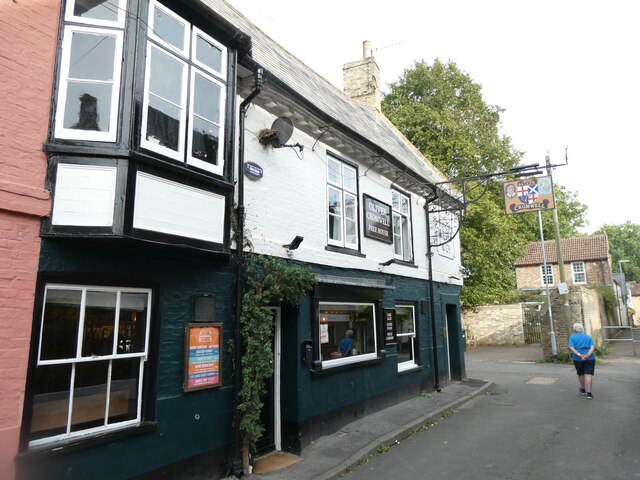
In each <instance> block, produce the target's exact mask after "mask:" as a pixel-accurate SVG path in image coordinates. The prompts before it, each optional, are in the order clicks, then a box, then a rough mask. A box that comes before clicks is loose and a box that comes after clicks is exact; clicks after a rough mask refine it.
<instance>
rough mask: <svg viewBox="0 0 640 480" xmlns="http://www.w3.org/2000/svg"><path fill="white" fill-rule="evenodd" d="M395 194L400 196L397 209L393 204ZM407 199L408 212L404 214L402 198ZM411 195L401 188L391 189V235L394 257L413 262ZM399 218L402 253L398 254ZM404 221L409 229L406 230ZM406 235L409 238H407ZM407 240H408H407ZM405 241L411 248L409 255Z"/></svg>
mask: <svg viewBox="0 0 640 480" xmlns="http://www.w3.org/2000/svg"><path fill="white" fill-rule="evenodd" d="M394 194H395V195H398V197H399V200H400V202H399V208H398V209H395V208H394V205H393V197H394ZM403 198H404V199H406V200H407V210H408V211H407V213H406V214H404V213H403V212H402V200H403ZM411 213H412V212H411V196H410V195H407V194H405V193H403V192H401V191H399V190H396V189H392V190H391V223H392V225H391V235H392V236H393V257H394V258H396V259H398V260H402V261H404V262H413V222H412V215H411ZM397 218H399V219H400V221H401V223H400V249H401V253H400V254H398V253H396V233H395V229H394V226H395V222H396V219H397ZM403 220H404V221H406V225H407V231H406V232H405V231H404V228H403V227H404V222H403ZM405 235H406V236H407V237H408V238H405ZM405 241H406V242H405ZM405 243H406V244H407V247H408V248H409V255H406V252H405Z"/></svg>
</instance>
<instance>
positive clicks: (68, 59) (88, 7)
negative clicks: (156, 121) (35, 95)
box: [54, 0, 126, 142]
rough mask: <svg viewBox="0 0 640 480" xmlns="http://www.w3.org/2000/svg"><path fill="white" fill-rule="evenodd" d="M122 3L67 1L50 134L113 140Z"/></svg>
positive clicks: (86, 0)
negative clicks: (52, 125) (53, 121)
mask: <svg viewBox="0 0 640 480" xmlns="http://www.w3.org/2000/svg"><path fill="white" fill-rule="evenodd" d="M125 8H126V0H102V1H100V0H91V1H89V0H67V3H66V10H65V12H66V13H65V20H66V25H65V27H64V30H63V33H62V35H63V37H62V56H61V63H60V78H59V83H58V99H57V107H56V120H55V128H54V135H55V137H57V138H62V139H75V140H94V141H103V142H115V141H116V134H117V132H116V129H117V125H118V104H119V100H120V77H121V65H122V42H123V34H124V33H123V32H124V30H123V29H124V18H125V13H126V10H125Z"/></svg>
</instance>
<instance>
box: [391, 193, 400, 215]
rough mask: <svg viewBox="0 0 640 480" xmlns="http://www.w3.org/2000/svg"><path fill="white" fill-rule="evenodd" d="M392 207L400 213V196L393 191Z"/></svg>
mask: <svg viewBox="0 0 640 480" xmlns="http://www.w3.org/2000/svg"><path fill="white" fill-rule="evenodd" d="M391 205H392V207H393V209H394V210H396V211H398V212H399V211H400V194H399V193H398V192H396V191H394V190H391Z"/></svg>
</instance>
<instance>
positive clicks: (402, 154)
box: [199, 0, 457, 196]
mask: <svg viewBox="0 0 640 480" xmlns="http://www.w3.org/2000/svg"><path fill="white" fill-rule="evenodd" d="M199 1H200V3H202V4H203V5H205V6H207V7H208V8H210V9H211V10H213V11H214V12H215V13H216V14H217V15H219V16H220V17H222V18H223V19H224V20H225V21H227V22H229V23H230V24H232V25H233V26H235V27H237V28H238V29H239V30H240V31H241V32H242V33H244V34H246V35H249V36H250V37H251V40H252V42H251V43H252V47H251V55H252V58H253V60H254V61H255V62H256V63H257V64H258V65H259V66H261V67H263V68H264V69H265V70H267V71H268V72H270V74H272V75H274V76H275V77H276V78H277V79H278V81H280V82H281V83H282V84H284V85H285V86H286V87H287V88H288V89H290V90H291V91H293V92H296V93H297V94H299V95H300V96H301V97H302V98H304V99H305V100H306V101H308V102H310V103H311V104H312V105H313V106H315V107H316V108H317V109H319V110H320V111H322V112H323V113H325V114H327V115H328V116H330V117H331V118H332V119H334V120H335V121H336V122H337V123H339V124H341V125H343V126H344V127H346V128H347V129H349V130H351V131H353V132H355V133H356V134H357V135H359V136H361V137H362V138H363V139H366V140H369V141H371V142H374V143H375V144H376V145H377V146H378V147H379V148H380V149H382V150H383V151H384V152H386V153H387V154H388V155H389V156H391V157H393V158H395V159H396V160H398V161H400V162H401V163H402V164H404V165H406V166H407V167H409V168H410V169H411V170H412V171H414V172H416V173H418V174H419V175H420V176H421V177H422V178H424V179H425V180H427V181H428V182H430V183H435V182H441V181H444V180H446V178H445V177H444V176H443V175H442V173H441V172H439V171H438V170H437V169H436V168H435V167H434V166H433V165H432V164H431V163H430V162H429V161H428V160H427V159H426V158H425V157H424V156H423V155H422V154H421V153H420V152H419V151H418V150H417V149H416V148H415V147H414V146H413V145H412V144H411V143H410V142H409V141H408V140H407V139H406V138H405V137H404V136H403V135H402V133H401V132H399V131H398V130H397V129H396V128H395V127H393V126H392V125H391V124H390V122H388V121H387V120H386V119H385V118H384V117H381V116H379V115H377V114H374V113H372V112H371V111H369V110H368V109H367V108H366V107H364V106H362V105H359V104H356V103H355V102H352V101H351V100H350V99H349V98H348V97H347V96H346V95H345V94H344V93H343V92H342V91H341V90H340V89H338V88H336V87H335V86H334V85H333V84H331V83H330V82H329V81H327V80H326V79H324V78H323V77H322V76H320V75H319V74H317V73H316V72H315V71H313V70H312V69H311V68H309V67H308V66H307V65H305V64H304V63H303V62H302V61H301V60H299V59H298V58H296V57H295V56H293V55H292V54H291V53H289V52H288V51H287V50H285V49H284V48H283V47H282V46H280V45H279V44H277V43H276V42H275V41H273V40H272V39H271V38H270V37H269V36H267V35H266V34H265V33H264V32H262V31H261V30H260V29H259V28H258V27H257V26H256V25H254V24H252V23H251V22H250V21H249V20H248V19H247V18H246V17H244V16H243V15H242V14H241V13H240V12H239V11H237V10H236V9H235V8H233V7H232V6H231V5H230V4H228V3H227V2H226V1H224V0H199ZM456 196H457V195H456Z"/></svg>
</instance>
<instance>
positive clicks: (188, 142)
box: [141, 1, 227, 174]
mask: <svg viewBox="0 0 640 480" xmlns="http://www.w3.org/2000/svg"><path fill="white" fill-rule="evenodd" d="M226 55H227V51H226V48H225V47H223V46H222V45H221V44H220V43H218V42H217V41H215V40H214V39H213V38H211V37H209V36H208V35H206V34H205V33H204V32H202V31H200V30H199V29H197V28H196V27H194V26H192V25H191V24H189V23H188V22H187V21H186V20H184V19H182V18H181V17H179V16H178V15H176V14H175V13H173V12H172V11H171V10H169V9H167V8H166V7H164V6H163V5H161V4H160V3H158V2H156V1H152V2H151V3H150V11H149V30H148V35H147V59H146V76H145V86H144V105H143V112H142V134H141V146H142V147H143V148H146V149H148V150H151V151H154V152H156V153H160V154H162V155H166V156H168V157H170V158H172V159H174V160H177V161H181V162H185V163H186V164H187V165H191V166H195V167H198V168H201V169H203V170H207V171H210V172H213V173H216V174H222V173H223V167H224V164H223V154H224V152H223V148H222V144H221V139H222V138H223V137H224V110H225V109H224V105H225V97H226V86H225V75H226V61H227V60H226Z"/></svg>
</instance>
